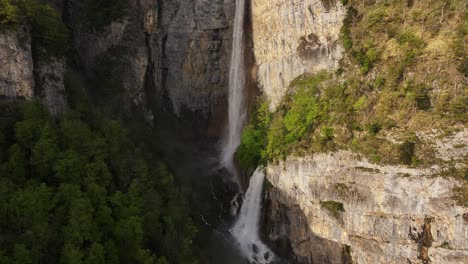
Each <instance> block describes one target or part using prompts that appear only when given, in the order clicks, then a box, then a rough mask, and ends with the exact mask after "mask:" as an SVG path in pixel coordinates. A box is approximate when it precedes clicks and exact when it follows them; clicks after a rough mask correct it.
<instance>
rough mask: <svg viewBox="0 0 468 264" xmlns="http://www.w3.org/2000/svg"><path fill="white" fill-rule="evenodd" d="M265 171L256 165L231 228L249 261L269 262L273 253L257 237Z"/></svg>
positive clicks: (263, 263) (258, 263)
mask: <svg viewBox="0 0 468 264" xmlns="http://www.w3.org/2000/svg"><path fill="white" fill-rule="evenodd" d="M264 179H265V173H264V171H263V168H262V167H258V168H257V169H256V170H255V172H254V174H253V175H252V177H251V178H250V184H249V188H248V189H247V193H246V194H245V199H244V202H243V203H242V207H241V211H240V215H239V218H238V220H237V222H236V224H235V225H234V227H233V228H232V229H231V234H232V235H233V236H234V238H235V239H236V240H237V242H238V243H239V245H240V249H241V252H242V254H243V255H244V256H246V257H247V258H248V259H249V261H250V263H256V264H266V263H270V262H271V261H272V260H273V258H274V255H273V253H272V252H271V251H270V250H269V249H268V247H267V246H266V245H265V244H263V242H262V241H261V240H260V237H259V221H260V209H261V202H262V187H263V180H264Z"/></svg>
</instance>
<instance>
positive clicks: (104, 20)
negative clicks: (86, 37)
mask: <svg viewBox="0 0 468 264" xmlns="http://www.w3.org/2000/svg"><path fill="white" fill-rule="evenodd" d="M127 1H128V0H86V1H85V13H86V21H87V23H88V25H89V26H90V27H91V28H92V29H94V30H96V31H102V30H103V29H104V28H105V27H106V26H108V25H109V24H110V23H111V22H112V21H116V20H120V19H123V17H124V16H125V15H126V14H127V5H128V2H127Z"/></svg>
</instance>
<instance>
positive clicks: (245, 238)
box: [221, 0, 274, 264]
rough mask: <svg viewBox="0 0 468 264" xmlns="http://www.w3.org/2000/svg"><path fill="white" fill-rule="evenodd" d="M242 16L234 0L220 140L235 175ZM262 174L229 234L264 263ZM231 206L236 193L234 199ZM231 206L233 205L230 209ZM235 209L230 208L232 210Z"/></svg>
mask: <svg viewBox="0 0 468 264" xmlns="http://www.w3.org/2000/svg"><path fill="white" fill-rule="evenodd" d="M244 16H245V0H237V2H236V14H235V17H234V29H233V40H232V53H231V65H230V69H229V97H228V100H229V101H228V102H229V108H228V115H229V117H228V121H229V124H228V128H227V133H226V136H225V138H224V140H223V149H222V153H221V163H222V165H223V166H224V167H226V168H227V169H228V170H229V171H230V172H231V173H233V174H234V175H235V176H236V175H237V174H236V170H235V168H234V154H235V152H236V149H237V147H239V145H240V138H241V134H242V126H243V123H244V119H245V110H244V108H245V104H244V98H245V97H244V86H245V74H246V72H245V64H244V63H245V62H244ZM264 178H265V174H264V172H263V168H257V170H255V173H254V174H253V176H252V177H251V179H250V184H249V188H248V189H247V192H246V194H245V198H244V202H243V203H242V207H241V210H240V215H239V217H238V219H237V222H236V223H235V225H234V227H233V228H232V229H231V234H232V235H233V236H234V238H235V239H236V240H237V242H238V243H239V247H240V250H241V253H242V254H243V255H244V256H245V257H247V258H248V259H249V261H250V262H251V263H257V264H267V263H270V262H271V261H272V259H273V258H274V256H273V253H272V252H271V251H270V250H269V249H268V247H267V246H266V245H265V244H263V243H262V241H261V240H260V237H259V221H260V207H261V199H262V187H263V180H264ZM233 201H234V205H235V204H236V203H235V202H236V201H237V196H236V197H235V198H234V200H233ZM231 209H232V208H231ZM235 211H237V210H233V212H235Z"/></svg>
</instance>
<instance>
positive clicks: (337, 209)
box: [320, 201, 345, 218]
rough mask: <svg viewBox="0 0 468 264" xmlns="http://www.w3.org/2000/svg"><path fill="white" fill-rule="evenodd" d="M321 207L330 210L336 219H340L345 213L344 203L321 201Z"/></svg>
mask: <svg viewBox="0 0 468 264" xmlns="http://www.w3.org/2000/svg"><path fill="white" fill-rule="evenodd" d="M320 205H321V206H322V207H323V208H325V209H326V210H328V212H330V213H331V215H333V216H334V217H335V218H337V217H339V216H340V214H341V213H343V212H345V209H344V206H343V203H340V202H335V201H320Z"/></svg>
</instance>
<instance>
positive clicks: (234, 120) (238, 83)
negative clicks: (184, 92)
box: [221, 0, 245, 173]
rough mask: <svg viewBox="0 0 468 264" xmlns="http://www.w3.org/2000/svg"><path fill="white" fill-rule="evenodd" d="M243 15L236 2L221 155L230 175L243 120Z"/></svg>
mask: <svg viewBox="0 0 468 264" xmlns="http://www.w3.org/2000/svg"><path fill="white" fill-rule="evenodd" d="M244 13H245V0H237V3H236V14H235V17H234V30H233V40H232V53H231V65H230V69H229V98H228V100H229V108H228V114H229V117H228V118H229V124H228V130H227V134H226V136H225V138H224V142H223V149H222V153H221V162H222V165H223V166H224V167H226V168H227V169H228V170H229V171H231V172H232V173H235V169H234V153H235V152H236V149H237V147H238V146H239V144H240V137H241V133H242V125H243V123H244V118H245V111H244V86H245V64H244Z"/></svg>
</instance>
